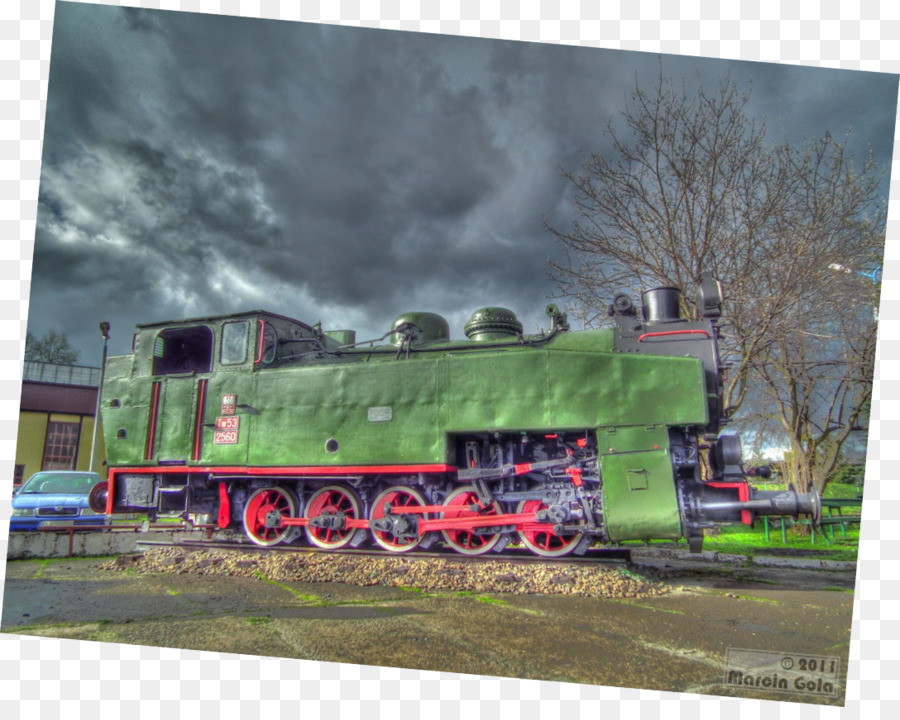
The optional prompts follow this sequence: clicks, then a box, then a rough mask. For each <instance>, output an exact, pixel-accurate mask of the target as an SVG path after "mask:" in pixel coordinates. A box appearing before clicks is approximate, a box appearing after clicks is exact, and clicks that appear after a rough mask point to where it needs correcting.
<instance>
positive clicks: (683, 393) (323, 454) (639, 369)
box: [101, 274, 819, 557]
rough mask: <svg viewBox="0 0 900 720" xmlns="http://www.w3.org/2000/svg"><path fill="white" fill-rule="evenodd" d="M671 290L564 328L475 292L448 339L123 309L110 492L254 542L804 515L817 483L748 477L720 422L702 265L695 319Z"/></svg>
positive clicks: (399, 329) (575, 544) (523, 535)
mask: <svg viewBox="0 0 900 720" xmlns="http://www.w3.org/2000/svg"><path fill="white" fill-rule="evenodd" d="M680 298H681V295H680V291H679V290H677V289H675V288H656V289H653V290H649V291H646V292H644V293H643V294H642V305H641V308H640V309H637V308H635V306H634V304H633V303H632V301H631V300H630V299H629V298H628V297H627V296H625V295H620V296H618V297H616V298H615V300H614V301H613V303H612V305H611V306H610V310H609V312H610V316H611V317H612V319H613V321H614V327H612V328H609V329H604V330H585V331H571V330H570V328H569V326H568V324H567V321H566V316H565V314H563V313H561V312H560V311H559V309H558V308H557V307H556V306H554V305H550V306H548V308H547V315H548V317H549V325H550V329H549V331H546V332H541V333H539V334H536V335H525V334H523V332H522V325H521V323H520V322H519V321H518V320H517V319H516V317H515V315H514V314H513V313H512V312H511V311H509V310H506V309H504V308H483V309H481V310H479V311H477V312H476V313H475V314H474V315H473V316H472V319H471V320H470V321H469V322H468V323H467V324H466V326H465V335H466V340H464V341H453V340H451V339H450V333H449V328H448V325H447V322H446V321H445V320H444V319H443V318H441V317H440V316H438V315H435V314H432V313H424V312H412V313H406V314H404V315H401V316H400V317H398V318H397V320H396V321H395V322H394V324H393V326H392V328H391V331H390V332H389V333H388V334H386V335H385V336H384V337H383V338H382V339H381V340H379V341H369V342H368V343H356V338H355V333H353V332H352V331H337V332H323V331H322V329H321V327H319V326H310V325H307V324H304V323H302V322H298V321H296V320H291V319H289V318H286V317H282V316H279V315H275V314H272V313H268V312H264V311H254V312H247V313H242V314H237V315H229V316H222V317H210V318H201V319H193V320H183V321H177V322H165V323H154V324H146V325H139V326H138V330H137V333H136V334H135V339H134V344H133V352H132V353H131V354H129V355H122V356H115V357H110V358H109V359H108V360H107V364H106V369H105V375H104V377H105V381H104V384H103V388H102V395H101V412H102V422H103V428H104V433H105V442H106V450H107V461H108V465H109V472H108V483H109V485H108V496H107V500H106V510H107V512H109V513H121V512H142V513H148V514H149V515H150V516H151V517H156V516H157V515H158V514H174V515H182V516H185V517H186V516H188V515H194V514H204V515H209V516H210V517H211V518H213V519H214V522H215V523H216V524H217V525H218V527H220V528H223V529H225V528H243V531H244V532H245V533H246V536H247V537H248V538H249V539H250V540H251V541H252V542H254V543H256V544H257V545H263V546H269V545H276V544H279V543H285V542H292V541H294V540H297V539H299V538H300V537H301V536H305V539H306V541H308V542H309V543H311V544H313V545H316V546H319V547H322V548H329V549H338V548H342V547H346V546H352V547H356V546H359V545H361V544H364V543H367V542H369V541H374V542H375V543H376V544H377V545H379V546H380V547H382V548H384V549H385V550H386V551H390V552H404V551H408V550H411V549H413V548H416V547H427V546H429V545H431V544H433V543H434V542H436V541H437V542H442V543H443V544H444V545H445V546H449V547H450V548H452V549H454V550H456V551H457V552H460V553H463V554H468V555H478V554H481V553H486V552H489V551H497V552H499V551H501V550H503V549H504V548H505V547H506V546H507V545H509V544H510V543H513V544H514V545H524V546H525V547H526V548H528V549H529V550H531V551H532V552H534V553H536V554H538V555H543V556H548V557H558V556H563V555H567V554H569V553H573V552H574V553H583V552H584V551H585V549H586V548H587V547H589V546H590V545H592V544H594V543H618V542H621V541H627V540H651V539H672V540H674V539H680V538H686V539H687V541H688V546H689V548H690V550H691V551H692V552H699V551H700V549H701V546H702V542H703V530H704V528H710V527H714V526H716V525H718V524H722V523H746V524H752V522H753V519H754V518H755V517H757V516H765V515H793V516H796V515H799V514H809V515H810V516H811V517H812V518H813V520H814V521H817V519H818V515H819V500H818V496H817V495H816V494H815V493H814V492H813V493H798V492H794V491H793V490H788V491H760V490H757V489H755V488H753V487H752V486H750V485H749V483H748V481H747V477H746V476H747V475H750V474H753V471H749V472H747V473H745V470H744V468H743V465H742V459H741V447H740V441H739V439H738V438H737V436H735V435H720V434H719V433H720V429H721V427H722V425H723V424H724V423H725V422H726V421H727V419H726V417H725V415H726V411H725V409H724V408H723V407H722V372H723V366H722V364H721V361H720V358H719V355H718V349H717V339H718V333H719V331H718V326H717V321H718V318H719V316H720V313H721V305H722V296H721V289H720V287H719V283H718V281H716V280H715V279H713V278H712V276H711V275H709V274H706V275H704V278H703V281H702V283H701V286H700V288H699V291H698V294H697V308H698V312H699V314H700V316H701V319H700V320H686V319H684V318H682V317H681V316H680V313H679V306H680ZM385 339H386V340H387V342H385V343H384V344H382V345H377V344H376V343H377V342H381V341H383V340H385ZM704 450H707V451H708V452H706V453H704V452H703V451H704Z"/></svg>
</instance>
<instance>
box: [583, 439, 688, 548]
mask: <svg viewBox="0 0 900 720" xmlns="http://www.w3.org/2000/svg"><path fill="white" fill-rule="evenodd" d="M600 473H601V476H602V479H603V498H604V510H605V512H604V522H605V523H606V528H607V531H608V532H609V537H610V540H613V541H619V540H647V539H651V538H672V539H674V538H679V537H681V518H680V515H679V512H678V502H677V497H676V494H675V483H674V480H673V477H672V461H671V458H670V457H669V453H668V452H667V451H666V450H662V449H661V450H648V451H644V452H634V453H622V454H616V455H607V456H605V457H602V458H601V459H600Z"/></svg>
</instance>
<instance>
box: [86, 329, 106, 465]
mask: <svg viewBox="0 0 900 720" xmlns="http://www.w3.org/2000/svg"><path fill="white" fill-rule="evenodd" d="M100 334H101V335H102V336H103V361H102V362H101V363H100V384H99V386H98V387H97V405H96V406H95V408H94V436H93V437H92V438H91V462H90V465H88V470H89V471H90V472H95V470H94V458H95V457H96V456H97V433H98V431H99V428H100V393H101V392H102V391H103V377H104V375H105V374H106V353H107V349H108V347H109V323H108V322H102V323H100ZM104 479H105V478H104Z"/></svg>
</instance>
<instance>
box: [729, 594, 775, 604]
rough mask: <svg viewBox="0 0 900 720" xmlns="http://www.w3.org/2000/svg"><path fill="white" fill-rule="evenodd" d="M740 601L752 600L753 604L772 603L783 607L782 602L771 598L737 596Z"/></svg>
mask: <svg viewBox="0 0 900 720" xmlns="http://www.w3.org/2000/svg"><path fill="white" fill-rule="evenodd" d="M735 597H736V598H737V599H738V600H752V601H753V602H764V603H771V604H772V605H781V600H772V599H771V598H761V597H754V596H753V595H735Z"/></svg>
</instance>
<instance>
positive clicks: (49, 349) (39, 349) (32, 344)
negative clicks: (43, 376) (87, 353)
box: [25, 330, 80, 365]
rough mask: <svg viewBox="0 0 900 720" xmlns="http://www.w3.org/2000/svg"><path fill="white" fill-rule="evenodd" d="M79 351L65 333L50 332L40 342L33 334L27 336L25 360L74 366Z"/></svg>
mask: <svg viewBox="0 0 900 720" xmlns="http://www.w3.org/2000/svg"><path fill="white" fill-rule="evenodd" d="M79 354H80V353H79V352H78V350H76V349H75V348H73V347H72V345H71V343H70V342H69V338H68V337H66V334H65V333H58V332H56V330H50V331H49V332H48V333H47V334H46V335H44V337H42V338H40V339H39V340H38V339H36V338H35V337H34V335H32V334H31V333H27V334H26V335H25V359H26V360H29V361H34V362H45V363H53V364H54V365H72V364H74V363H75V362H77V361H78V355H79Z"/></svg>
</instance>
